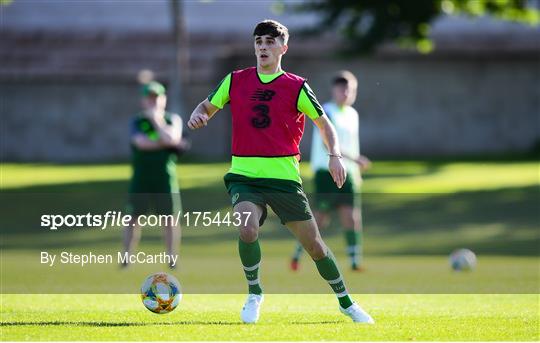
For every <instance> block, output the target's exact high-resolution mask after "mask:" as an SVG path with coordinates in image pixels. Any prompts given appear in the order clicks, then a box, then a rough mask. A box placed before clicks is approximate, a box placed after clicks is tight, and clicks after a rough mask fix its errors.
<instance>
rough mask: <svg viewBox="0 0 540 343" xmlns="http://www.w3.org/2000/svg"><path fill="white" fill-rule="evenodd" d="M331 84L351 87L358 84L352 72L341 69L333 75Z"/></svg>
mask: <svg viewBox="0 0 540 343" xmlns="http://www.w3.org/2000/svg"><path fill="white" fill-rule="evenodd" d="M332 84H333V85H349V86H351V87H356V86H357V85H358V80H356V77H355V76H354V74H353V73H351V72H350V71H348V70H342V71H340V72H338V73H337V74H336V76H334V79H333V80H332Z"/></svg>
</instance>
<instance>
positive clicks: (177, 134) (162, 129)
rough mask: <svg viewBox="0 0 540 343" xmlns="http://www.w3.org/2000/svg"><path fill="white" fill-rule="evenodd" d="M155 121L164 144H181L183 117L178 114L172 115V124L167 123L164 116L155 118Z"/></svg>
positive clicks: (173, 145)
mask: <svg viewBox="0 0 540 343" xmlns="http://www.w3.org/2000/svg"><path fill="white" fill-rule="evenodd" d="M153 123H154V127H155V129H156V131H157V132H158V137H159V142H160V143H161V145H162V146H164V147H175V146H178V144H180V141H181V140H182V118H180V116H179V115H178V114H173V115H171V125H167V123H166V122H165V118H163V117H159V118H157V119H155V120H154V121H153Z"/></svg>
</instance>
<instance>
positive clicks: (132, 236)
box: [124, 81, 182, 268]
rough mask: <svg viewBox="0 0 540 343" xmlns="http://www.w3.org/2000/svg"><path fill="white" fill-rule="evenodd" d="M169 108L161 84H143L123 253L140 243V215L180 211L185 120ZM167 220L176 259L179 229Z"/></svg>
mask: <svg viewBox="0 0 540 343" xmlns="http://www.w3.org/2000/svg"><path fill="white" fill-rule="evenodd" d="M166 105H167V96H166V94H165V87H164V86H163V85H162V84H160V83H158V82H155V81H151V82H149V83H147V84H145V85H143V87H142V100H141V106H142V109H143V110H142V112H141V113H139V114H137V115H136V116H135V118H134V119H133V122H132V125H131V148H132V168H133V175H132V178H131V183H130V187H129V205H128V212H129V213H130V214H131V215H132V221H131V223H129V225H128V226H127V227H126V228H124V252H128V253H130V254H131V253H134V251H135V250H136V248H137V244H138V242H139V240H140V236H141V227H140V225H139V221H138V218H139V216H140V215H143V214H147V213H148V212H150V211H153V212H154V213H155V214H158V215H172V214H175V213H177V212H178V211H180V209H181V208H180V207H181V204H180V194H179V188H178V179H177V176H176V159H177V152H178V148H179V146H180V145H181V144H182V119H181V118H180V116H179V115H178V114H175V113H170V112H167V111H165V107H166ZM165 219H166V220H165V221H166V222H165V223H164V224H165V227H164V228H163V230H164V237H165V244H166V249H167V254H168V255H170V256H171V257H172V256H176V257H177V248H178V245H179V241H180V228H179V227H176V226H175V225H174V222H173V218H170V217H168V218H165ZM171 260H172V259H171ZM174 260H175V261H176V260H177V258H174ZM126 265H127V264H124V266H126ZM169 267H171V268H175V267H176V265H175V264H174V262H171V263H170V264H169Z"/></svg>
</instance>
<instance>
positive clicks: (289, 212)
mask: <svg viewBox="0 0 540 343" xmlns="http://www.w3.org/2000/svg"><path fill="white" fill-rule="evenodd" d="M253 36H254V48H255V55H256V57H257V66H256V67H252V68H247V69H243V70H237V71H233V72H232V73H230V74H228V75H227V76H226V77H225V78H224V79H223V80H222V81H221V83H220V84H219V85H218V86H217V88H216V89H215V91H213V92H212V93H211V94H210V95H209V96H208V98H207V99H205V100H204V101H203V102H201V103H200V104H199V105H198V106H197V107H196V108H195V110H194V111H193V113H192V114H191V118H190V120H189V122H188V127H189V128H190V129H199V128H202V127H204V126H206V125H207V123H208V120H209V119H210V118H212V116H213V115H214V114H215V113H216V112H217V111H218V110H219V109H222V108H223V106H224V105H225V104H227V103H229V104H230V106H231V112H232V164H231V168H230V170H229V172H228V173H227V174H226V175H225V177H224V180H225V185H226V187H227V191H228V192H229V195H230V196H231V199H232V204H233V210H234V212H235V213H244V212H249V213H250V214H251V215H250V216H249V217H248V220H247V221H243V225H242V226H241V227H239V233H240V237H239V241H238V250H239V253H240V259H241V261H242V264H243V268H244V271H245V275H246V279H247V284H248V289H249V294H248V297H247V300H246V303H245V305H244V307H243V308H242V311H241V318H242V320H243V321H244V322H245V323H255V322H257V320H258V319H259V313H260V306H261V303H262V302H263V300H264V297H263V294H262V292H263V291H262V287H261V282H260V280H259V264H260V262H261V250H260V247H259V241H258V230H259V227H260V226H262V225H263V223H264V221H265V218H266V214H267V209H266V206H267V205H269V206H270V207H271V208H272V209H273V211H274V212H275V213H276V214H277V215H278V217H279V218H280V220H281V222H282V223H283V224H284V225H285V226H286V227H287V228H288V229H289V230H290V231H291V232H292V233H293V234H294V235H295V236H296V238H297V239H298V241H299V242H300V243H302V245H303V246H304V248H305V249H306V251H307V252H308V254H309V255H310V256H311V258H312V259H313V260H314V261H315V264H316V266H317V269H318V271H319V273H320V274H321V276H322V277H323V278H324V279H325V280H326V281H327V282H328V283H329V285H330V287H331V288H332V289H333V291H334V292H335V294H336V296H337V298H338V301H339V309H340V310H341V312H342V313H344V314H345V315H347V316H349V317H350V318H352V320H353V321H354V322H357V323H373V319H372V318H371V317H370V316H369V315H368V314H367V313H366V312H365V311H364V310H362V308H361V307H360V306H359V305H358V304H356V303H355V302H353V300H352V299H351V297H350V296H349V294H348V291H347V288H346V287H345V282H344V280H343V278H342V275H341V272H340V271H339V269H338V266H337V265H336V262H335V259H334V257H333V256H332V253H331V252H330V251H329V249H328V248H327V246H326V245H325V244H324V242H323V240H322V239H321V236H320V234H319V230H318V228H317V223H316V222H315V220H314V218H313V215H312V213H311V209H310V207H309V204H308V201H307V198H306V195H305V193H304V191H303V189H302V184H301V179H300V175H299V163H298V160H299V154H300V151H299V143H300V139H301V138H302V133H303V129H304V114H306V115H307V116H308V117H309V118H310V119H312V120H313V121H314V122H315V124H316V125H317V127H318V128H319V130H320V132H321V136H322V137H323V139H324V141H325V143H326V145H327V148H328V152H329V155H330V159H329V171H330V173H331V175H332V178H333V180H334V181H335V183H336V184H337V186H338V187H341V186H342V185H343V183H344V182H345V177H346V175H345V174H346V172H345V168H344V166H343V163H342V161H341V159H342V156H341V151H340V149H339V144H338V141H337V137H336V133H335V130H334V128H333V126H332V124H331V123H330V121H329V120H328V117H327V116H326V115H324V112H323V109H322V107H321V106H320V105H319V103H318V102H317V100H316V98H315V95H314V94H313V91H312V90H311V89H310V88H309V86H308V85H307V84H306V82H305V79H303V78H301V77H299V76H297V75H294V74H291V73H287V72H284V71H283V70H282V69H281V59H282V57H283V55H284V54H285V53H286V52H287V49H288V46H287V41H288V38H289V33H288V30H287V28H286V27H285V26H283V25H282V24H280V23H278V22H276V21H273V20H265V21H262V22H260V23H259V24H257V26H256V27H255V30H254V32H253Z"/></svg>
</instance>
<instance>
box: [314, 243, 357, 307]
mask: <svg viewBox="0 0 540 343" xmlns="http://www.w3.org/2000/svg"><path fill="white" fill-rule="evenodd" d="M315 265H316V266H317V270H318V271H319V274H321V276H322V277H323V279H325V280H326V281H327V282H328V284H329V285H330V287H332V290H333V291H334V293H336V296H337V298H338V301H339V305H340V306H341V307H343V308H347V307H349V306H351V305H352V303H353V301H352V299H351V297H350V296H349V293H348V292H347V288H346V287H345V282H344V281H343V278H342V276H341V272H340V271H339V269H338V267H337V265H336V262H335V259H334V256H333V255H332V253H331V252H330V250H329V251H328V254H327V256H326V257H324V258H322V259H320V260H318V261H315Z"/></svg>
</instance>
